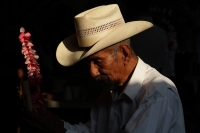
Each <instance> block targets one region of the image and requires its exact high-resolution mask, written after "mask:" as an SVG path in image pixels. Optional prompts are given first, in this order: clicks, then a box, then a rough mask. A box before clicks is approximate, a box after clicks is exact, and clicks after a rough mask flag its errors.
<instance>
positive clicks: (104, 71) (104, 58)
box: [88, 49, 124, 90]
mask: <svg viewBox="0 0 200 133" xmlns="http://www.w3.org/2000/svg"><path fill="white" fill-rule="evenodd" d="M116 56H118V60H116V58H115V55H114V53H112V52H111V51H109V50H107V49H104V50H102V51H99V52H97V53H95V54H93V55H91V56H89V57H88V64H89V69H90V75H91V77H92V78H93V79H94V80H95V81H96V83H97V84H98V85H101V86H102V87H104V88H106V89H111V90H112V89H115V88H116V87H117V86H119V84H120V83H121V79H122V77H123V72H124V65H123V61H122V59H121V58H120V54H119V52H118V53H117V55H116Z"/></svg>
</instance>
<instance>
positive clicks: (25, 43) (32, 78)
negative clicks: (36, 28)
mask: <svg viewBox="0 0 200 133" xmlns="http://www.w3.org/2000/svg"><path fill="white" fill-rule="evenodd" d="M30 37H31V34H30V33H29V32H27V33H25V29H24V28H23V27H21V28H20V35H19V41H20V42H21V43H22V50H21V52H22V54H23V55H24V58H25V59H26V61H25V64H27V69H28V79H29V82H30V84H31V85H33V86H36V85H39V84H41V82H42V75H41V74H40V67H39V63H38V62H37V59H38V58H39V56H38V55H37V54H36V50H34V49H32V47H33V46H34V44H33V43H32V41H31V40H30Z"/></svg>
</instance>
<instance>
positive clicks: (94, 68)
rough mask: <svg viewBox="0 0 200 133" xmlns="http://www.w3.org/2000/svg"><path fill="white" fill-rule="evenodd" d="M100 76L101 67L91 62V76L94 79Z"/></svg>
mask: <svg viewBox="0 0 200 133" xmlns="http://www.w3.org/2000/svg"><path fill="white" fill-rule="evenodd" d="M98 75H100V73H99V67H98V66H97V65H96V64H94V63H93V62H90V76H91V77H93V78H94V77H96V76H98Z"/></svg>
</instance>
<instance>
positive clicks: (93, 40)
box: [56, 4, 153, 66]
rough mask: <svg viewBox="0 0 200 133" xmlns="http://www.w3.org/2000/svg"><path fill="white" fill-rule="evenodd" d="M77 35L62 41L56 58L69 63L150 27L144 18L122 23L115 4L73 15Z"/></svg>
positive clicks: (65, 64)
mask: <svg viewBox="0 0 200 133" xmlns="http://www.w3.org/2000/svg"><path fill="white" fill-rule="evenodd" d="M74 24H75V28H76V34H73V35H71V36H69V37H67V38H66V39H64V40H63V41H61V42H60V43H59V45H58V47H57V50H56V58H57V61H58V62H59V63H60V64H61V65H63V66H71V65H74V64H75V63H77V62H79V61H80V60H82V59H84V58H86V57H88V56H90V55H92V54H94V53H96V52H98V51H100V50H102V49H104V48H106V47H108V46H111V45H113V44H115V43H117V42H120V41H122V40H125V39H127V38H130V37H131V36H133V35H136V34H138V33H140V32H142V31H144V30H146V29H148V28H150V27H152V26H153V24H152V23H150V22H147V21H132V22H128V23H125V21H124V19H123V16H122V14H121V11H120V9H119V6H118V5H117V4H110V5H103V6H98V7H95V8H92V9H89V10H86V11H84V12H82V13H80V14H78V15H76V16H75V17H74Z"/></svg>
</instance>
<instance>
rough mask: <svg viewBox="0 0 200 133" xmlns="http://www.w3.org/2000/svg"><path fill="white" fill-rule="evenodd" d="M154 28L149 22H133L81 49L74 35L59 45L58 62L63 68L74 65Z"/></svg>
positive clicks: (57, 51)
mask: <svg viewBox="0 0 200 133" xmlns="http://www.w3.org/2000/svg"><path fill="white" fill-rule="evenodd" d="M152 26H153V24H152V23H150V22H148V21H132V22H128V23H125V24H124V25H122V26H120V27H118V28H116V29H115V30H113V31H112V32H110V33H109V34H108V35H106V36H105V37H103V38H102V39H101V40H99V41H98V42H97V43H95V44H94V45H93V46H92V47H90V48H81V47H79V45H78V41H77V37H76V34H73V35H71V36H69V37H67V38H65V39H64V40H63V41H61V42H60V44H59V45H58V47H57V50H56V58H57V61H58V62H59V63H60V64H61V65H63V66H71V65H74V64H75V63H77V62H79V61H80V60H82V59H84V58H86V57H88V56H90V55H92V54H94V53H96V52H98V51H100V50H102V49H104V48H106V47H109V46H111V45H113V44H115V43H117V42H120V41H122V40H125V39H127V38H130V37H131V36H134V35H136V34H138V33H140V32H142V31H144V30H146V29H149V28H150V27H152Z"/></svg>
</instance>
